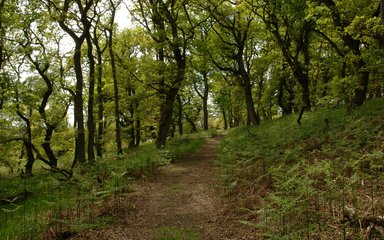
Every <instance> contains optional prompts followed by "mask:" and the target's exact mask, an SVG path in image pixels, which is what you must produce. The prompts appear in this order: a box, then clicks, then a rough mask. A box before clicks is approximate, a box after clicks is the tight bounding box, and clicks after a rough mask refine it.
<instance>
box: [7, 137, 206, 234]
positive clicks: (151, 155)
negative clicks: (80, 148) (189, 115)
mask: <svg viewBox="0 0 384 240" xmlns="http://www.w3.org/2000/svg"><path fill="white" fill-rule="evenodd" d="M203 142H204V141H203V139H202V137H201V136H199V135H196V136H192V137H190V138H188V137H183V138H180V139H177V138H175V139H173V140H172V141H171V144H170V146H169V147H167V148H166V149H164V150H158V149H156V147H155V146H154V145H153V144H145V145H143V146H141V147H139V148H137V149H133V150H130V151H129V152H126V153H124V154H123V156H115V155H113V154H107V155H106V156H105V158H104V159H98V161H97V162H96V163H95V164H92V165H83V166H80V167H79V168H76V169H75V172H74V174H73V177H72V178H71V179H70V180H65V178H64V177H63V175H62V174H60V173H51V172H41V171H36V174H35V175H34V176H31V177H29V178H20V177H14V178H8V179H0V189H1V192H0V201H1V203H2V204H4V205H0V225H1V228H0V239H38V238H44V239H55V238H54V236H50V235H51V234H53V233H54V234H57V235H60V234H64V233H66V232H67V233H70V232H73V233H76V232H79V231H82V230H86V229H89V228H95V227H99V226H102V225H104V224H106V223H108V222H109V221H111V219H110V218H108V217H107V218H106V217H103V216H102V215H101V214H100V213H99V208H101V205H102V204H103V203H105V200H106V199H108V198H110V197H111V196H114V195H118V194H121V193H124V192H131V191H133V190H132V189H131V187H130V186H131V183H132V181H134V180H135V179H137V178H141V177H144V176H148V175H151V174H153V172H154V171H156V168H157V166H159V165H162V164H168V163H169V159H168V156H165V155H164V154H163V152H165V151H167V152H168V153H169V154H170V155H171V156H172V157H173V158H175V159H176V157H179V156H181V155H182V154H185V153H189V152H193V151H196V150H197V149H198V148H199V147H200V146H201V145H202V143H203ZM172 160H173V159H172ZM16 196H17V197H16ZM24 196H25V197H24ZM6 200H9V201H11V202H12V203H11V204H5V202H4V201H6ZM180 236H183V235H180ZM188 236H192V235H188ZM176 239H179V238H176ZM181 239H184V238H181ZM188 239H190V238H188ZM192 239H196V238H192Z"/></svg>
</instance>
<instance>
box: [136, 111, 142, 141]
mask: <svg viewBox="0 0 384 240" xmlns="http://www.w3.org/2000/svg"><path fill="white" fill-rule="evenodd" d="M137 109H138V104H137V107H136V128H135V130H136V133H135V145H136V147H138V146H139V145H140V141H141V132H140V129H141V121H140V114H139V113H138V112H137V111H138V110H137Z"/></svg>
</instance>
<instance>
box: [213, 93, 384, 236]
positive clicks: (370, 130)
mask: <svg viewBox="0 0 384 240" xmlns="http://www.w3.org/2000/svg"><path fill="white" fill-rule="evenodd" d="M383 109H384V103H383V99H376V100H370V101H367V102H366V103H365V104H364V105H363V106H361V107H359V108H358V109H356V110H354V111H352V112H348V111H347V110H346V109H342V108H341V109H325V110H321V111H316V112H310V113H306V114H305V115H304V117H303V119H302V126H298V125H297V124H296V122H295V121H296V116H287V117H283V118H281V119H277V120H273V121H268V122H263V123H262V124H261V125H260V126H258V127H243V128H237V129H233V130H231V131H230V132H229V133H228V135H227V137H226V138H225V140H224V141H223V142H222V144H221V147H220V154H219V160H218V164H219V165H220V166H221V175H222V178H223V181H224V182H225V186H226V188H227V189H226V192H227V194H229V195H233V196H237V197H238V199H239V202H240V207H242V208H243V209H244V210H245V211H246V212H247V213H248V214H249V215H251V216H252V219H254V220H252V221H248V222H247V221H244V222H247V224H252V225H255V226H256V227H257V228H258V229H259V230H260V236H259V237H260V238H268V239H348V238H351V239H372V238H377V239H383V238H384V221H382V218H383V216H384V198H383V197H382V196H384V188H383V186H384V174H383V171H384V153H383V151H384V150H383V149H384V145H383V142H384V116H383V112H382V111H383ZM378 236H379V237H378Z"/></svg>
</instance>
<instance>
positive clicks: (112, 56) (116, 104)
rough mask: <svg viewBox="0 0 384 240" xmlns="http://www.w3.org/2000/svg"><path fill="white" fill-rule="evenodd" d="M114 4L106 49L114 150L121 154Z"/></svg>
mask: <svg viewBox="0 0 384 240" xmlns="http://www.w3.org/2000/svg"><path fill="white" fill-rule="evenodd" d="M115 14H116V6H113V9H112V17H111V22H110V26H109V29H107V30H108V33H109V36H108V50H109V57H110V64H111V69H112V79H113V96H114V110H115V127H116V129H115V138H116V148H117V149H116V150H117V154H122V153H123V150H122V147H121V125H120V107H119V100H120V99H119V86H118V81H117V74H116V63H115V54H114V52H113V24H114V22H115Z"/></svg>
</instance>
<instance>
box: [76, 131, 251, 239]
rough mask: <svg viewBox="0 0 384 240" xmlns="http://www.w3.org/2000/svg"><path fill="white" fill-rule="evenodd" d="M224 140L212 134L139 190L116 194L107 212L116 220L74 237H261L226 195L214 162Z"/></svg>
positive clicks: (138, 188)
mask: <svg viewBox="0 0 384 240" xmlns="http://www.w3.org/2000/svg"><path fill="white" fill-rule="evenodd" d="M220 140H221V138H220V137H215V138H209V139H207V140H206V143H205V144H204V146H203V147H202V148H201V149H200V151H198V152H197V153H193V154H188V155H186V156H184V157H183V158H182V160H180V161H178V162H176V163H172V164H170V165H167V166H163V167H160V168H159V170H158V172H157V173H156V174H155V175H154V176H153V177H151V178H150V179H142V180H140V181H139V182H138V185H137V186H136V187H135V191H134V192H131V193H125V194H122V195H121V196H119V197H116V198H113V199H111V200H110V201H109V202H108V203H107V204H106V206H105V209H103V210H102V213H103V215H107V216H110V217H112V219H113V220H112V222H111V223H110V224H109V225H108V226H106V227H103V228H99V229H95V230H91V231H88V232H84V233H81V234H79V235H77V236H74V237H73V238H72V239H108V240H111V239H135V240H140V239H148V240H151V239H215V240H219V239H233V240H235V239H236V240H238V239H239V240H240V239H255V238H253V237H252V231H253V229H252V227H249V226H246V225H243V224H241V223H240V222H239V221H238V220H240V219H238V217H237V216H236V213H235V211H234V210H233V209H231V207H229V206H232V204H231V203H228V199H226V198H225V197H223V193H222V191H221V188H220V179H219V169H218V168H217V167H216V166H215V164H214V161H215V158H216V153H217V147H218V144H219V142H220Z"/></svg>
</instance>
